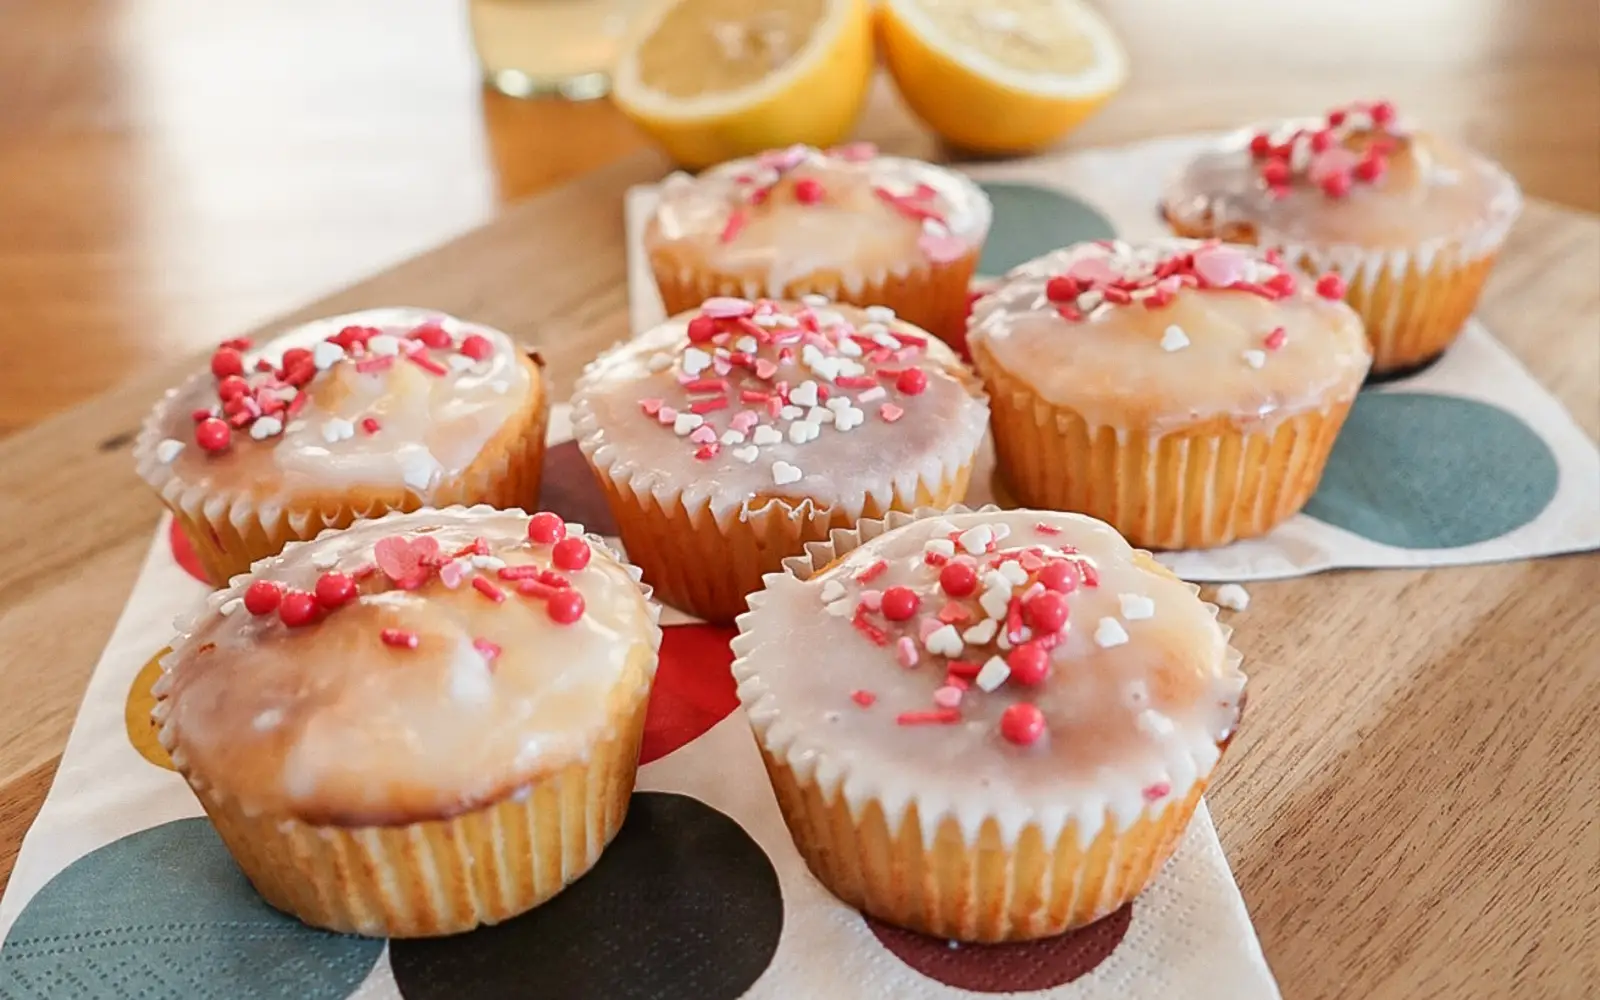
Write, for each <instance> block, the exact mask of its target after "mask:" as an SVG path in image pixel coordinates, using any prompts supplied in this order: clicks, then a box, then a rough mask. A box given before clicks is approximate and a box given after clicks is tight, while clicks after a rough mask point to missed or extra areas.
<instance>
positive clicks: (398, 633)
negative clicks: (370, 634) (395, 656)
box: [378, 628, 422, 649]
mask: <svg viewBox="0 0 1600 1000" xmlns="http://www.w3.org/2000/svg"><path fill="white" fill-rule="evenodd" d="M378 638H379V639H382V640H383V644H384V645H385V646H391V647H393V648H395V649H416V648H417V646H418V645H419V644H420V643H421V641H422V640H421V639H419V638H418V637H417V633H415V632H413V631H411V630H410V629H403V628H386V629H384V630H383V631H381V632H379V633H378Z"/></svg>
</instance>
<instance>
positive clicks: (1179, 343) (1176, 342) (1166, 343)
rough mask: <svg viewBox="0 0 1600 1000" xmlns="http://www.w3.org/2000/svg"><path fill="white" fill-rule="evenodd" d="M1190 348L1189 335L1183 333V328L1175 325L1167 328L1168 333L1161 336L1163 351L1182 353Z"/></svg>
mask: <svg viewBox="0 0 1600 1000" xmlns="http://www.w3.org/2000/svg"><path fill="white" fill-rule="evenodd" d="M1188 346H1189V335H1188V334H1187V333H1184V332H1183V327H1181V326H1179V325H1177V324H1176V323H1174V324H1173V325H1171V326H1169V327H1167V332H1166V333H1163V334H1162V335H1161V349H1162V350H1163V351H1169V352H1170V351H1181V350H1183V349H1184V348H1185V347H1188Z"/></svg>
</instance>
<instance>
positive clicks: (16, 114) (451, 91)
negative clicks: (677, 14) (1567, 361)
mask: <svg viewBox="0 0 1600 1000" xmlns="http://www.w3.org/2000/svg"><path fill="white" fill-rule="evenodd" d="M649 2H650V0H476V2H475V3H472V4H469V2H468V0H276V2H272V3H262V2H246V0H4V2H3V3H0V297H3V301H4V302H5V304H6V306H7V307H8V308H7V312H8V315H7V321H6V323H5V326H4V330H3V332H0V434H4V433H10V432H14V431H16V430H18V429H20V428H22V427H26V426H28V425H30V424H33V423H36V422H38V421H40V420H42V419H45V418H47V417H49V416H50V415H52V414H54V413H57V412H59V411H61V410H63V409H65V408H67V407H70V406H71V405H73V404H74V403H76V402H79V401H81V400H82V399H84V398H86V397H88V396H90V395H92V394H94V393H97V392H99V391H101V390H103V389H105V388H107V387H109V386H112V385H114V384H116V383H117V382H119V381H120V380H122V379H124V378H126V377H127V376H128V375H129V374H130V373H131V372H132V371H135V370H137V369H139V368H142V367H144V366H148V365H153V364H163V363H165V364H170V363H172V362H173V361H175V360H178V359H180V358H182V357H184V356H186V355H188V354H190V353H192V352H194V351H196V350H198V349H200V348H201V347H204V346H206V345H210V344H213V343H215V342H216V341H218V340H220V339H223V338H225V337H228V336H231V335H234V334H236V333H238V332H240V331H242V330H244V329H247V328H249V327H251V326H253V325H256V324H258V323H260V322H263V321H265V320H267V319H270V318H271V317H272V316H274V315H276V314H278V313H281V312H284V311H286V310H289V309H291V308H293V307H295V306H297V305H299V304H301V303H303V302H304V301H306V300H308V299H311V298H315V297H317V296H319V295H321V294H323V293H326V292H328V291H331V290H333V289H335V288H337V287H339V286H341V285H344V284H347V283H349V282H351V281H352V280H355V279H357V278H359V277H361V276H363V275H365V274H368V273H371V272H373V271H375V270H378V269H381V268H383V267H385V266H387V265H390V264H393V263H395V262H397V261H400V260H403V259H405V258H406V257H409V256H412V255H414V254H416V253H419V252H421V251H423V250H425V249H427V248H429V247H431V246H433V245H435V244H437V243H439V242H441V241H443V240H446V239H448V238H450V237H451V236H454V235H456V234H459V233H461V232H463V231H465V230H468V229H470V228H472V227H474V226H477V225H480V224H482V223H484V222H486V221H488V220H490V219H491V218H493V217H494V215H495V213H496V211H497V210H498V209H499V208H500V207H502V206H504V205H506V204H508V203H510V202H513V201H516V200H518V199H521V198H525V197H528V196H531V195H535V194H537V193H539V192H540V191H542V190H545V189H547V188H549V187H551V186H552V185H555V184H558V183H561V182H562V181H565V180H568V179H570V178H572V177H574V176H576V175H578V174H580V173H582V172H583V171H586V170H589V169H592V168H594V167H598V166H601V165H603V164H605V163H608V162H610V161H612V160H614V159H616V158H618V157H622V156H626V155H659V154H654V153H650V152H646V151H648V150H651V149H652V148H653V147H652V144H651V141H650V139H649V138H648V137H647V136H646V135H645V134H644V133H643V132H642V131H640V130H638V129H637V128H636V127H635V126H634V125H633V124H632V123H630V121H629V120H628V118H627V117H625V116H624V115H623V114H622V113H620V112H619V110H618V109H617V107H616V106H615V105H614V103H613V102H612V101H610V100H609V99H607V98H605V97H597V96H596V95H600V94H602V93H603V92H604V90H605V87H606V76H605V72H604V70H605V67H606V65H607V64H608V62H609V60H610V59H611V58H612V57H613V56H614V54H615V52H616V51H617V50H618V47H619V46H620V45H621V44H622V41H621V39H622V37H623V35H624V34H625V32H626V30H627V29H628V26H629V23H630V21H632V20H634V19H637V18H638V17H640V16H641V15H640V13H639V11H641V10H642V9H644V8H645V7H646V5H647V4H648V3H649ZM806 2H807V0H788V2H786V3H782V4H778V5H776V6H777V7H779V8H794V7H804V6H805V5H806ZM721 3H722V5H723V6H727V7H729V9H730V10H743V11H748V10H750V9H752V8H755V7H759V6H761V4H760V3H759V0H745V2H740V0H721ZM821 4H822V0H815V5H816V6H818V7H820V6H821ZM469 6H470V7H472V8H473V9H471V10H469ZM1003 6H1008V7H1016V6H1023V7H1025V6H1027V5H1026V4H1025V3H1023V4H1018V3H1016V2H1013V3H1011V4H1007V5H1003ZM1093 6H1095V7H1096V8H1097V9H1098V10H1099V11H1100V12H1101V14H1102V15H1103V16H1104V18H1105V19H1106V20H1107V21H1108V22H1109V23H1110V25H1111V26H1112V29H1113V31H1114V32H1115V34H1116V35H1117V36H1118V37H1120V39H1121V41H1122V45H1123V46H1124V47H1125V49H1126V51H1127V54H1128V59H1129V65H1130V75H1129V77H1128V79H1127V82H1126V83H1125V84H1124V85H1123V86H1122V88H1121V89H1120V91H1118V92H1117V93H1115V94H1114V96H1112V97H1111V99H1110V100H1109V102H1108V103H1106V104H1105V105H1104V107H1103V108H1101V109H1100V110H1099V111H1098V113H1097V114H1095V115H1094V116H1093V117H1092V118H1090V119H1089V120H1088V121H1087V122H1085V123H1084V124H1083V125H1082V126H1081V127H1078V128H1076V129H1075V130H1073V131H1072V132H1071V133H1070V134H1069V135H1067V136H1066V138H1065V139H1063V140H1062V141H1061V142H1060V143H1059V145H1062V146H1065V147H1083V146H1091V145H1103V144H1109V143H1116V142H1121V141H1127V140H1132V139H1138V138H1145V137H1149V136H1155V135H1160V134H1165V133H1171V132H1180V131H1192V130H1199V129H1207V128H1224V127H1233V126H1238V125H1241V124H1245V123H1248V122H1250V121H1251V120H1254V119H1258V118H1264V117H1272V116H1278V115H1287V114H1299V113H1313V114H1315V113H1320V112H1321V111H1322V110H1324V109H1325V108H1327V107H1329V106H1332V105H1334V104H1340V103H1344V102H1346V101H1348V100H1353V99H1372V98H1378V97H1385V98H1389V99H1391V100H1394V101H1395V102H1396V103H1397V104H1399V105H1400V107H1401V108H1402V109H1403V110H1404V111H1405V112H1406V113H1408V114H1409V115H1412V116H1414V117H1416V118H1418V119H1420V120H1422V121H1424V122H1427V123H1428V124H1429V125H1430V126H1431V127H1432V128H1433V129H1435V130H1437V131H1440V132H1445V133H1449V134H1453V135H1457V136H1460V137H1462V138H1464V139H1465V140H1466V141H1467V142H1468V143H1470V144H1471V145H1474V146H1476V147H1478V148H1480V149H1481V150H1483V151H1484V152H1486V153H1488V154H1489V155H1491V156H1493V157H1495V158H1497V159H1499V160H1500V161H1501V162H1502V163H1504V164H1505V165H1506V166H1507V167H1508V168H1509V169H1510V170H1511V171H1512V172H1513V173H1514V174H1516V175H1517V177H1518V178H1519V179H1520V180H1521V182H1522V184H1523V186H1524V188H1525V189H1526V190H1527V192H1528V193H1529V194H1530V195H1532V196H1535V197H1539V198H1544V199H1549V200H1552V201H1555V202H1558V203H1561V204H1563V205H1566V206H1569V207H1575V208H1580V209H1584V210H1588V211H1595V210H1600V3H1597V2H1596V0H1343V2H1340V3H1310V2H1285V0H1100V2H1098V3H1095V4H1094V5H1093ZM474 26H476V28H477V30H478V38H477V42H478V49H479V50H481V54H482V61H480V57H479V54H478V52H477V51H475V47H474V36H473V27H474ZM486 70H487V72H486ZM541 70H548V71H549V74H550V78H549V79H542V78H541V77H540V72H541ZM486 76H487V77H488V78H489V80H490V81H491V82H492V83H493V84H494V86H486V85H485V82H484V81H485V78H486ZM546 85H553V86H556V88H557V89H561V90H564V91H565V93H566V94H567V95H568V96H570V97H594V98H596V99H592V100H579V101H575V100H566V99H561V98H548V97H546V98H531V99H523V98H519V97H511V96H506V94H504V93H501V92H499V91H498V90H496V89H495V88H496V87H498V88H500V89H501V90H505V91H511V92H514V93H518V94H524V95H526V94H530V93H532V92H534V91H537V90H540V89H541V87H542V86H546ZM855 134H856V135H857V136H858V137H860V138H866V139H871V140H873V141H876V142H878V143H880V144H882V145H885V146H887V147H889V148H891V149H893V150H894V151H896V152H901V153H907V154H910V155H918V156H959V155H960V154H959V151H951V150H948V149H946V148H944V147H942V146H941V145H940V144H939V141H938V140H937V139H936V138H935V137H934V136H933V135H932V134H931V133H930V132H929V131H927V130H926V129H925V128H924V127H923V126H922V125H920V124H919V123H918V122H917V121H916V120H915V119H914V118H913V117H912V116H911V115H910V114H908V112H907V111H906V109H905V107H904V105H903V104H902V103H901V99H900V98H899V96H898V95H897V94H896V92H895V91H894V88H893V87H892V86H890V85H889V83H888V82H887V81H886V80H885V79H883V78H882V74H881V73H880V75H879V79H877V80H876V82H875V83H874V84H873V88H872V91H871V94H870V97H869V99H868V103H867V108H866V111H865V113H864V114H863V115H862V117H861V119H860V122H859V124H858V125H857V126H856V131H855ZM667 167H668V161H667V160H666V159H665V158H663V159H662V160H661V168H662V170H665V169H667ZM618 218H619V225H620V206H619V214H618ZM553 235H554V236H555V238H559V234H553Z"/></svg>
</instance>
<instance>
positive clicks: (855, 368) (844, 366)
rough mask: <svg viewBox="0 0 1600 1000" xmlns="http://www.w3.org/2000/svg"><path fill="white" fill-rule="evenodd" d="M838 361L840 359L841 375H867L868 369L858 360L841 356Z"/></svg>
mask: <svg viewBox="0 0 1600 1000" xmlns="http://www.w3.org/2000/svg"><path fill="white" fill-rule="evenodd" d="M838 361H839V374H840V375H841V376H851V377H854V376H856V375H865V374H866V373H867V369H866V368H865V366H863V365H861V364H860V363H858V362H855V361H851V360H850V359H849V358H839V359H838Z"/></svg>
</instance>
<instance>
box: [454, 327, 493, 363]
mask: <svg viewBox="0 0 1600 1000" xmlns="http://www.w3.org/2000/svg"><path fill="white" fill-rule="evenodd" d="M461 353H462V354H465V355H466V356H467V357H469V358H471V359H472V360H474V361H487V360H488V359H489V356H490V355H492V354H494V345H493V344H491V343H490V342H489V338H488V337H484V336H481V335H479V334H476V333H473V334H469V335H468V336H467V338H466V339H465V340H463V341H462V342H461Z"/></svg>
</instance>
